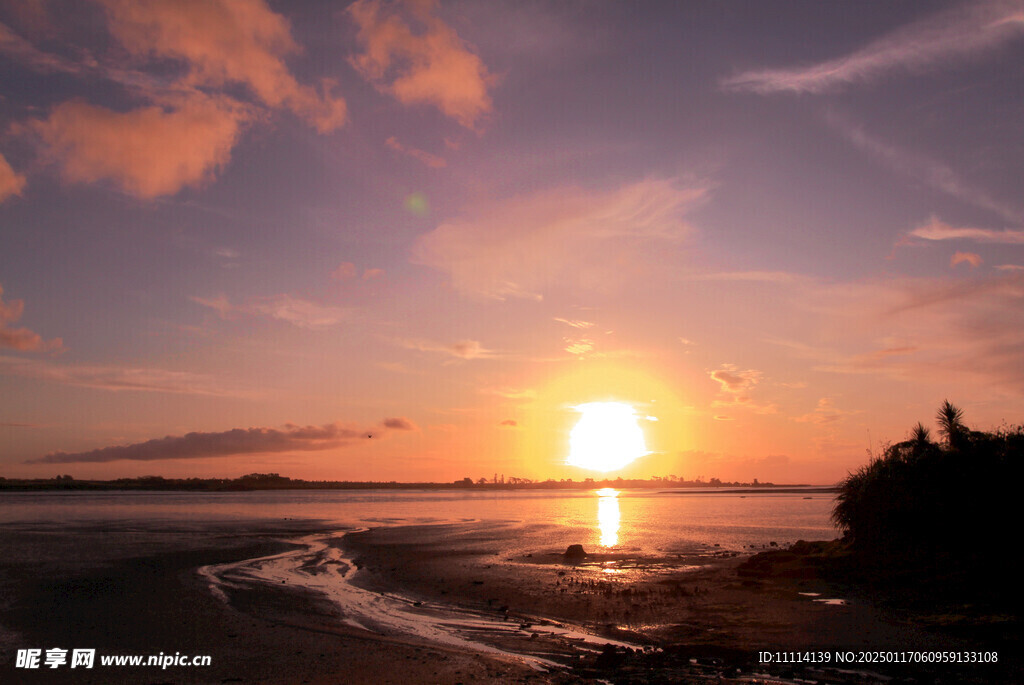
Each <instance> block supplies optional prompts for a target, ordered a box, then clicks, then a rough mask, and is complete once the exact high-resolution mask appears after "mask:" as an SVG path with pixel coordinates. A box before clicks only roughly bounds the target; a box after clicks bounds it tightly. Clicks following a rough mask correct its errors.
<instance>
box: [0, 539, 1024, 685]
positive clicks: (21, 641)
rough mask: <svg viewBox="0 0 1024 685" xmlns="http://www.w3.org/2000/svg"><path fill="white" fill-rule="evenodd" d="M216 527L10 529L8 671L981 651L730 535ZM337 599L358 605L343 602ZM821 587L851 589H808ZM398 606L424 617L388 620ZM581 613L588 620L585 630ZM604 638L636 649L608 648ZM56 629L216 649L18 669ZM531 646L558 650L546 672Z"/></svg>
mask: <svg viewBox="0 0 1024 685" xmlns="http://www.w3.org/2000/svg"><path fill="white" fill-rule="evenodd" d="M209 528H210V527H209V526H198V527H197V528H196V529H193V530H181V531H176V532H175V531H169V530H167V529H166V528H161V529H159V530H157V529H147V528H145V527H131V526H125V528H124V529H123V530H118V531H114V530H111V529H110V528H109V527H107V528H102V529H99V528H97V529H89V528H88V527H79V528H76V529H74V530H44V531H41V530H18V529H13V530H9V531H5V532H4V534H3V536H2V537H0V590H2V593H0V597H2V601H0V626H2V629H0V639H2V640H3V649H2V652H0V682H19V683H21V682H25V683H32V682H47V683H48V682H67V683H121V682H124V683H336V682H346V683H403V684H405V685H408V684H410V683H421V682H423V683H459V682H462V683H467V682H524V683H571V682H594V679H601V680H606V681H608V682H615V683H632V682H635V683H639V682H735V683H738V682H747V683H749V682H765V679H766V678H771V677H774V678H776V682H793V681H794V680H795V679H798V678H803V679H811V680H818V681H825V682H883V681H884V678H874V677H873V676H872V675H870V673H867V674H865V673H854V674H852V675H850V674H847V675H843V674H838V673H836V672H832V671H822V670H821V669H816V668H802V667H800V668H793V667H791V666H786V667H778V666H773V667H761V666H758V665H757V664H756V658H757V652H758V651H760V650H770V651H776V650H778V651H789V650H800V651H810V650H819V649H829V650H836V649H842V650H854V651H858V650H864V649H875V650H878V649H900V650H910V649H928V650H935V649H975V648H986V647H988V648H991V647H990V646H986V645H984V644H977V641H972V640H971V639H969V638H963V637H953V636H951V635H947V634H943V633H938V632H935V631H932V630H927V629H925V628H923V627H921V626H920V625H918V624H916V623H915V622H913V621H912V620H910V619H909V618H908V617H907V616H905V615H901V614H900V613H899V612H896V611H894V610H892V609H886V608H884V607H879V606H876V605H875V604H874V603H873V602H872V601H871V598H870V597H864V596H860V595H858V594H857V593H856V592H855V591H854V590H852V589H850V588H844V587H842V586H837V585H834V584H830V583H827V582H825V581H822V580H820V579H813V578H805V579H799V578H781V577H772V576H770V575H761V576H758V577H752V576H750V575H742V574H741V573H739V570H738V569H739V566H740V564H741V563H743V561H744V560H745V559H746V558H748V557H749V552H745V551H741V550H721V549H705V550H698V551H695V552H694V553H693V554H689V555H669V556H657V555H646V556H638V555H631V554H629V553H619V554H600V553H598V552H597V551H596V550H590V551H591V552H592V553H591V555H589V556H588V557H586V558H584V559H579V560H567V559H565V558H564V557H563V556H562V551H564V546H563V545H561V544H560V545H559V546H557V547H556V546H552V545H548V546H540V547H537V548H533V549H531V548H528V547H526V548H524V547H523V545H522V544H520V543H517V541H515V540H510V538H509V531H510V528H509V527H508V526H501V525H493V526H492V525H486V524H479V523H473V524H465V525H450V526H404V527H396V528H379V529H374V530H370V531H365V532H354V533H348V534H345V532H344V531H337V530H333V529H327V528H321V527H317V526H314V525H310V524H309V523H308V522H307V523H304V524H281V525H275V526H267V525H266V524H265V523H261V524H253V523H251V522H250V523H244V522H239V523H237V524H231V525H224V526H222V527H220V528H219V529H215V530H211V529H209ZM565 542H566V544H569V543H571V542H572V541H565ZM275 555H276V557H275ZM268 558H283V559H284V561H285V562H287V563H281V564H277V565H275V564H276V562H268V561H266V560H267V559H268ZM252 560H263V561H256V562H253V561H252ZM574 561H575V563H573V562H574ZM349 565H351V568H347V567H348V566H349ZM204 567H207V568H208V569H213V570H214V571H216V573H220V574H221V575H220V576H219V577H220V578H221V580H222V581H223V585H222V586H220V587H219V589H220V590H221V591H222V592H224V593H225V594H224V596H222V597H219V596H218V594H219V593H218V592H217V589H214V588H211V576H210V575H203V574H200V573H199V572H198V570H199V569H201V568H204ZM356 568H358V571H356V570H355V569H356ZM261 569H262V571H261V572H262V573H263V577H260V573H258V572H257V571H260V570H261ZM210 572H211V573H212V572H213V571H210ZM216 573H214V575H215V576H216ZM275 573H277V574H283V575H274V574H275ZM332 574H333V577H334V579H335V580H338V581H339V582H342V584H343V585H351V586H352V588H351V590H353V591H357V592H359V593H363V594H359V595H344V594H340V595H334V599H335V600H338V598H339V597H340V598H341V600H342V603H341V604H339V603H338V602H337V601H331V596H329V595H325V594H323V593H322V592H321V591H320V590H318V589H316V588H317V587H318V585H317V584H318V583H319V584H320V585H319V587H321V588H323V587H328V586H325V585H323V583H324V582H326V580H330V578H331V577H332ZM282 581H283V582H282ZM217 587H218V586H217V585H216V584H215V588H217ZM329 587H334V586H333V585H331V586H329ZM346 591H348V590H346ZM345 597H355V598H356V599H358V601H360V602H365V605H364V606H361V607H360V606H352V607H346V606H345V605H344V601H345V599H344V598H345ZM378 598H380V599H379V600H378ZM826 599H833V600H837V599H841V600H844V601H843V602H842V603H834V602H833V603H826V602H823V601H816V600H826ZM224 600H227V601H224ZM379 602H384V603H385V604H386V605H387V607H386V610H385V609H381V608H380V606H379ZM389 611H390V612H397V613H392V614H389V613H387V612H389ZM375 612H376V613H375ZM407 615H408V616H411V617H412V619H410V620H416V621H419V622H420V624H422V625H424V626H427V628H428V629H424V630H422V631H420V633H419V634H416V632H415V630H413V631H412V632H403V631H404V630H405V629H404V628H403V626H404V625H406V624H403V623H402V622H401V621H399V622H398V623H390V624H389V623H388V620H389V616H397V617H399V618H400V619H401V620H403V621H404V620H406V617H407ZM367 616H369V617H370V618H369V619H367ZM374 617H376V619H374ZM349 619H354V620H349ZM371 619H374V620H379V621H381V623H373V622H372V621H371ZM396 620H397V619H396ZM361 621H362V622H361ZM420 624H417V625H420ZM438 625H439V626H441V628H440V630H443V631H446V632H445V633H444V635H447V634H451V635H454V638H453V639H452V640H449V641H448V642H447V643H445V642H444V641H443V640H439V638H438V636H439V635H442V634H441V633H438V632H434V633H431V632H430V630H434V629H435V628H431V626H434V627H436V626H438ZM452 626H454V628H452ZM574 630H576V631H582V632H585V633H589V634H591V635H593V636H595V637H594V638H592V640H591V641H590V642H589V643H588V642H584V641H582V640H581V639H579V636H578V635H576V634H575V633H574V632H573V631H574ZM442 637H443V635H442ZM459 640H467V641H468V642H469V643H475V644H476V645H478V647H475V648H474V647H472V646H467V645H466V644H463V643H460V642H459ZM607 640H614V641H618V642H622V643H628V644H631V645H634V646H636V647H637V649H636V650H634V651H630V652H627V651H625V650H623V649H618V650H608V649H605V650H602V647H601V645H602V644H603V643H604V642H605V641H607ZM54 646H59V647H64V648H69V649H70V648H75V647H87V648H96V649H97V653H99V654H143V655H149V654H153V653H157V652H161V651H162V652H164V653H173V652H175V651H177V652H181V653H182V654H209V655H211V656H212V661H213V663H212V666H210V667H194V668H183V667H178V668H174V667H172V668H169V669H167V670H161V669H159V668H156V667H135V668H132V667H122V668H115V667H107V668H100V667H99V666H97V667H96V668H94V669H93V670H91V671H74V672H72V671H70V670H69V669H67V668H64V669H58V670H46V669H40V670H37V671H28V670H25V669H14V667H13V661H14V654H15V650H16V649H17V648H18V647H35V648H42V649H47V648H50V647H54ZM488 650H491V651H490V652H488ZM602 651H604V654H602ZM516 655H519V656H518V657H517V656H516ZM1003 657H1004V662H1003V664H1001V665H1000V666H997V667H991V666H986V665H977V666H973V667H970V668H967V669H963V668H961V669H951V668H945V669H943V668H927V669H922V668H918V669H905V668H904V669H878V668H875V669H871V671H873V672H874V671H881V672H883V673H884V675H886V676H896V677H897V679H899V678H901V677H906V676H908V675H912V676H914V677H915V678H916V680H917V682H930V681H932V680H935V679H936V678H945V679H950V678H951V681H955V682H1009V681H1008V680H1006V678H1007V677H1008V676H1007V671H1006V667H1007V663H1006V662H1007V661H1008V660H1009V659H1010V658H1013V657H1015V655H1011V654H1004V655H1003ZM530 659H540V660H542V661H544V662H551V663H557V664H561V666H550V667H548V669H547V670H546V671H542V670H538V664H539V663H540V662H538V661H534V662H532V663H531V661H530ZM1014 675H1018V673H1014ZM723 677H724V680H720V678H723ZM897 681H898V680H897Z"/></svg>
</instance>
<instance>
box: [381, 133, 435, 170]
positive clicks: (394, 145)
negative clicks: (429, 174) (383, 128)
mask: <svg viewBox="0 0 1024 685" xmlns="http://www.w3.org/2000/svg"><path fill="white" fill-rule="evenodd" d="M384 144H385V145H387V146H388V147H389V148H391V149H392V150H394V151H395V152H400V153H402V154H403V155H408V156H409V157H412V158H413V159H416V160H419V161H420V162H423V163H424V164H426V165H427V166H428V167H430V168H431V169H441V168H443V167H445V166H447V165H448V162H446V161H445V159H444V157H438V156H437V155H432V154H430V153H429V152H427V151H425V150H420V149H418V148H414V147H409V146H407V145H402V143H400V142H398V138H395V137H394V136H391V137H390V138H388V139H387V140H385V141H384Z"/></svg>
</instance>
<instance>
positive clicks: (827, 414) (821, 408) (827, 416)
mask: <svg viewBox="0 0 1024 685" xmlns="http://www.w3.org/2000/svg"><path fill="white" fill-rule="evenodd" d="M855 413H856V412H852V411H844V410H842V409H838V408H837V407H836V404H835V401H834V400H833V399H832V398H831V397H822V398H821V399H819V400H818V406H817V407H815V408H814V411H811V412H809V413H807V414H803V415H801V416H794V417H793V420H794V421H796V422H797V423H816V424H819V425H823V424H831V423H837V422H838V421H841V420H843V419H844V418H845V417H847V416H849V415H850V414H855Z"/></svg>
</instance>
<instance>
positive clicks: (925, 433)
mask: <svg viewBox="0 0 1024 685" xmlns="http://www.w3.org/2000/svg"><path fill="white" fill-rule="evenodd" d="M910 442H911V443H912V444H914V445H915V446H919V447H924V446H925V445H930V444H931V442H932V435H931V431H930V430H928V429H927V428H925V427H924V424H923V423H921V422H920V421H918V422H917V425H916V426H914V427H913V429H911V431H910Z"/></svg>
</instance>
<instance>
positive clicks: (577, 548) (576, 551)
mask: <svg viewBox="0 0 1024 685" xmlns="http://www.w3.org/2000/svg"><path fill="white" fill-rule="evenodd" d="M562 556H563V557H565V558H566V559H582V558H584V557H585V556H587V552H586V550H584V549H583V545H569V548H568V549H567V550H565V554H563V555H562Z"/></svg>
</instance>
